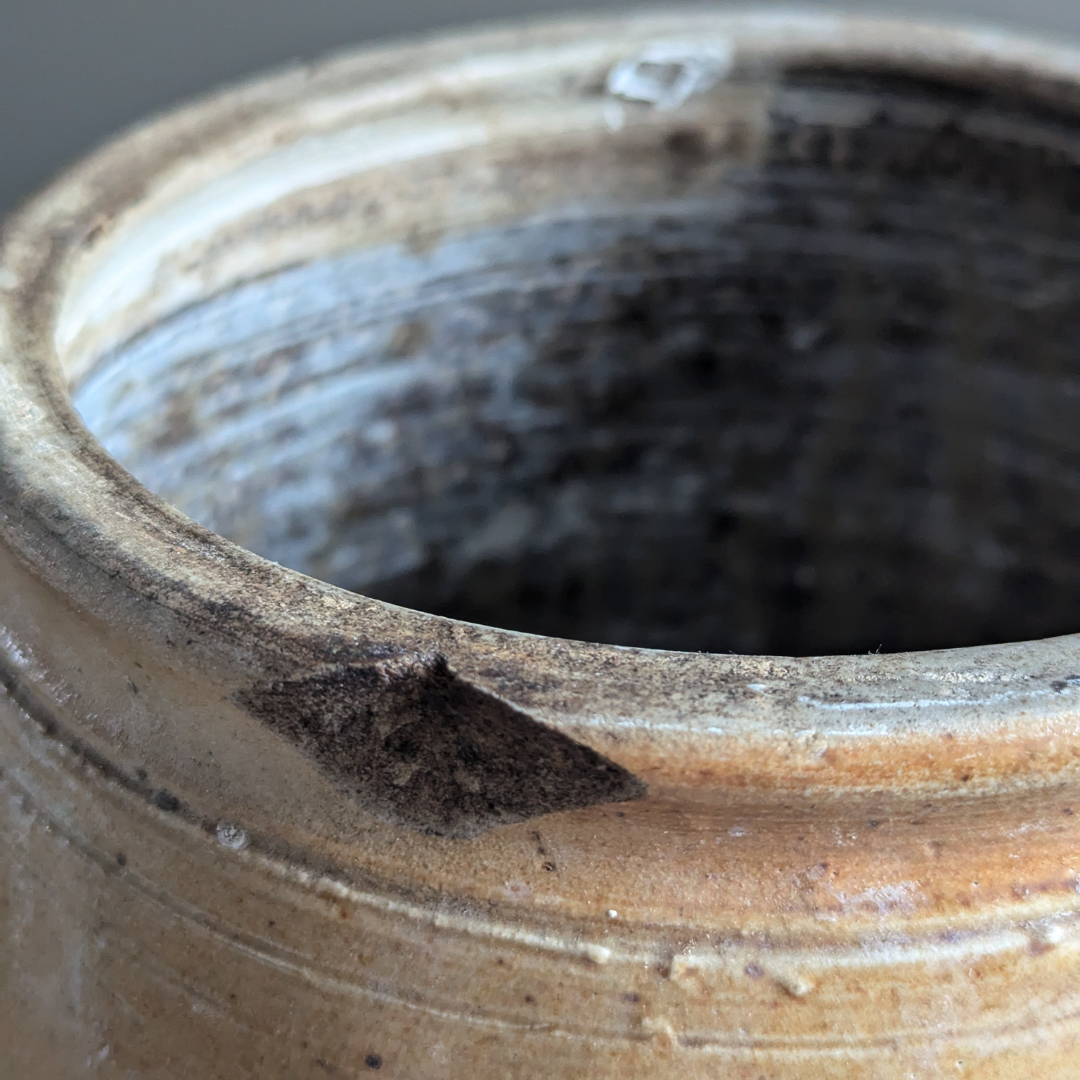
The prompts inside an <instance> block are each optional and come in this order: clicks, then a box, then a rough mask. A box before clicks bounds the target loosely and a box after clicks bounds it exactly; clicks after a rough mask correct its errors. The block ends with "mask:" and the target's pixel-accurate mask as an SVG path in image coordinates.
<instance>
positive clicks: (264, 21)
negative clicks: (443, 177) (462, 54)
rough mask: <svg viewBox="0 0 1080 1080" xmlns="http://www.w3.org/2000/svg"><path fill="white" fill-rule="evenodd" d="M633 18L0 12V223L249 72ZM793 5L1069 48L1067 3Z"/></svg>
mask: <svg viewBox="0 0 1080 1080" xmlns="http://www.w3.org/2000/svg"><path fill="white" fill-rule="evenodd" d="M640 6H645V5H640V4H627V3H613V2H611V0H590V2H589V3H577V4H575V3H568V2H566V0H183V2H180V0H0V215H2V214H6V213H7V212H8V211H9V210H11V209H13V208H14V207H15V206H16V205H17V204H18V203H19V202H20V201H21V200H22V199H24V198H25V197H26V196H27V195H29V194H30V193H31V192H33V191H34V189H35V188H37V187H39V186H40V185H41V184H42V183H44V182H45V181H46V180H47V179H48V178H49V177H50V176H51V175H52V174H53V173H55V172H56V171H57V170H58V169H60V168H62V167H63V166H64V165H65V164H67V163H68V162H70V161H71V160H73V159H74V158H76V157H77V156H79V155H80V154H82V153H83V152H85V151H86V150H88V149H89V148H91V147H92V146H93V145H94V144H95V143H97V142H99V141H101V140H102V139H103V138H105V137H106V136H108V135H109V134H111V133H112V132H114V131H116V130H118V129H119V128H121V127H123V126H125V125H126V124H129V123H131V122H132V121H134V120H137V119H139V118H140V117H143V116H145V115H146V114H148V113H151V112H154V111H156V110H159V109H162V108H165V107H166V106H168V105H170V104H172V103H173V102H176V101H179V100H181V99H183V98H186V97H190V96H192V95H195V94H199V93H201V92H203V91H206V90H209V89H211V88H213V87H215V86H217V85H218V84H220V83H223V82H228V81H231V80H235V79H238V78H242V77H243V76H245V75H248V74H251V73H253V72H256V71H258V70H259V69H261V68H266V67H272V66H274V65H279V64H282V63H286V62H288V61H289V60H292V59H302V58H310V57H314V56H318V55H319V54H321V53H325V52H328V51H332V50H336V49H341V48H344V47H346V46H348V45H350V44H354V43H359V42H363V41H368V40H371V39H374V38H381V37H390V36H401V35H404V34H415V33H424V32H431V31H436V30H439V29H442V28H444V27H448V26H453V25H462V24H468V23H475V22H479V21H483V20H491V19H503V20H505V19H513V18H524V17H535V16H542V15H545V14H555V13H558V12H560V11H574V10H582V9H586V10H600V9H604V8H608V9H613V8H628V7H640ZM652 6H654V7H660V6H663V5H662V4H653V5H652ZM733 6H734V5H733ZM738 6H746V5H745V4H739V5H738ZM786 6H792V5H786ZM798 6H818V7H828V8H832V9H834V10H836V9H841V10H850V11H858V12H862V13H869V12H873V11H886V12H889V13H891V14H893V15H923V16H926V15H929V16H931V17H938V18H947V19H963V20H967V21H976V22H993V23H997V24H1000V25H1008V26H1012V27H1017V28H1021V29H1025V30H1029V31H1032V32H1035V33H1039V34H1043V35H1051V36H1055V37H1060V36H1062V35H1068V36H1071V37H1073V38H1075V39H1077V41H1080V2H1078V0H1023V2H1018V0H887V2H884V0H883V2H880V3H851V2H849V3H846V4H843V3H828V4H820V5H806V4H802V5H798Z"/></svg>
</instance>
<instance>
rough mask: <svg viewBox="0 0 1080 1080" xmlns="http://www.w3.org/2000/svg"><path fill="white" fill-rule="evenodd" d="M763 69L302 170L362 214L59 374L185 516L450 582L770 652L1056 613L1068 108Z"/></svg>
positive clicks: (529, 623)
mask: <svg viewBox="0 0 1080 1080" xmlns="http://www.w3.org/2000/svg"><path fill="white" fill-rule="evenodd" d="M770 78H771V81H770V82H769V84H768V85H767V86H766V85H764V84H763V83H762V82H761V81H760V80H757V81H755V78H754V77H751V76H750V75H746V76H745V77H744V76H742V75H740V74H739V73H738V72H735V73H734V74H733V75H732V76H730V77H729V79H728V80H727V82H726V83H725V84H724V85H723V86H721V87H720V88H718V89H715V90H713V91H710V92H709V93H708V94H704V95H701V96H700V97H699V98H698V99H695V101H694V102H692V103H690V104H688V105H687V106H686V107H685V108H683V109H681V110H672V111H669V112H662V111H658V110H655V109H652V108H651V107H649V106H648V105H647V104H644V103H633V102H615V103H614V108H615V110H616V111H615V112H613V111H612V107H613V106H612V102H610V101H608V102H599V101H595V100H593V99H595V98H596V97H597V96H600V97H602V96H603V92H602V91H600V90H597V89H596V88H589V87H584V88H583V89H580V90H575V91H573V92H574V93H578V94H579V96H580V98H581V99H582V100H584V101H586V103H587V104H588V105H589V108H593V109H594V110H595V115H596V117H597V118H599V119H597V121H596V122H595V123H594V124H592V126H591V127H590V126H589V125H579V126H578V127H577V128H574V129H573V130H570V129H569V128H568V129H567V130H566V131H564V132H555V133H554V134H553V133H552V131H551V130H550V128H545V129H544V130H543V131H536V132H533V133H531V132H530V131H529V129H528V125H527V124H523V125H522V127H521V129H520V130H517V131H515V132H513V133H512V134H505V135H504V136H503V137H501V138H500V139H496V140H492V141H490V142H488V143H486V144H485V145H484V146H483V147H482V148H480V149H476V148H473V149H470V150H468V151H457V150H454V151H447V152H446V153H442V154H434V155H428V156H426V157H423V158H421V159H413V160H410V161H409V162H407V163H405V164H400V165H395V166H387V167H385V168H382V169H381V170H375V171H370V170H369V171H368V172H365V173H363V174H359V173H358V174H357V175H355V176H351V177H349V178H347V179H345V180H340V181H336V182H335V183H334V184H333V185H329V186H327V187H326V188H325V190H323V189H319V190H318V191H313V192H308V193H306V194H303V195H302V196H297V197H296V198H300V199H301V201H302V200H307V201H306V202H302V204H303V205H307V206H309V207H313V209H311V210H310V214H309V218H310V222H314V223H317V224H318V227H324V226H325V224H326V222H327V220H330V221H331V222H332V223H333V221H334V220H337V221H339V222H340V223H341V233H342V236H347V237H351V238H352V239H349V240H348V241H347V242H346V241H344V240H343V241H342V243H341V244H340V245H339V246H338V247H337V248H335V249H334V250H328V251H326V252H325V253H323V254H321V255H319V256H318V257H310V258H305V259H303V260H300V261H299V262H297V263H295V264H294V265H290V266H287V267H285V268H276V269H274V270H273V272H267V273H265V274H263V275H260V276H254V277H252V279H251V280H247V281H244V282H241V283H239V284H236V285H234V286H232V287H230V288H228V289H226V290H224V291H221V292H218V293H216V294H215V295H212V296H208V297H204V298H202V299H200V300H199V301H198V302H197V303H194V304H189V305H187V306H185V307H183V308H182V309H180V310H177V311H175V312H173V313H171V314H169V315H168V316H167V317H165V318H163V319H161V320H159V321H157V322H156V323H155V324H154V325H152V326H149V327H141V328H139V330H138V332H137V333H132V334H129V335H128V336H127V337H126V338H125V339H124V340H122V341H120V342H117V343H115V344H114V345H112V346H111V347H110V348H108V349H105V350H103V351H102V353H101V355H100V356H98V357H97V359H96V361H95V362H94V363H93V365H91V366H90V367H89V370H88V371H87V373H86V374H85V375H83V376H82V377H81V378H80V379H79V380H78V381H77V383H76V384H75V385H74V386H73V387H72V393H73V398H74V402H75V404H76V407H77V408H78V410H79V411H80V413H81V414H82V416H83V418H84V419H85V421H86V423H87V424H88V425H89V427H90V428H91V429H92V430H93V432H94V433H95V434H96V435H97V436H98V438H99V439H100V440H101V441H102V442H103V444H104V445H105V447H106V448H107V449H108V450H109V451H110V452H111V453H112V454H113V455H114V456H115V457H116V458H117V459H118V460H119V461H120V462H121V463H122V464H123V465H124V466H126V467H127V468H128V469H129V470H131V471H132V472H133V473H134V474H135V476H136V477H138V478H139V479H140V480H141V481H142V482H143V483H144V484H146V485H147V486H148V487H149V488H151V489H152V490H153V491H155V492H157V493H159V494H160V495H161V496H163V497H164V498H165V499H166V500H168V501H169V502H171V503H173V504H174V505H176V506H177V507H179V508H180V509H182V510H183V511H184V512H185V513H187V514H188V515H190V516H191V517H192V518H194V519H195V520H196V521H198V522H200V523H202V524H203V525H205V526H207V527H208V528H210V529H213V530H214V531H216V532H218V533H221V534H223V535H225V536H227V537H230V538H231V539H233V540H235V541H237V542H238V543H240V544H242V545H244V546H246V547H248V548H250V549H252V550H254V551H256V552H258V553H260V554H262V555H264V556H266V557H268V558H270V559H273V560H275V561H277V562H280V563H283V564H285V565H286V566H289V567H293V568H295V569H297V570H300V571H303V572H305V573H307V574H311V575H314V576H316V577H320V578H323V579H325V580H327V581H330V582H333V583H335V584H337V585H340V586H343V587H345V588H347V589H351V590H356V591H359V592H361V593H364V594H366V595H369V596H373V597H377V598H381V599H384V600H388V601H391V602H393V603H397V604H402V605H406V606H409V607H413V608H418V609H422V610H425V611H429V612H433V613H437V614H440V615H447V616H452V617H455V618H459V619H465V620H469V621H473V622H478V623H484V624H489V625H495V626H500V627H506V628H510V629H514V630H522V631H529V632H534V633H540V634H546V635H556V636H562V637H569V638H577V639H585V640H595V641H603V642H609V643H615V644H630V645H639V646H647V647H651V648H662V649H680V650H705V651H713V652H722V651H736V652H754V653H777V654H789V655H809V654H829V653H845V652H865V651H868V650H869V651H876V650H879V649H880V650H883V651H893V650H908V649H927V648H937V647H951V646H964V645H975V644H983V643H990V642H1001V641H1015V640H1022V639H1029V638H1040V637H1045V636H1050V635H1056V634H1062V633H1067V632H1072V631H1076V630H1078V629H1080V557H1078V556H1080V498H1078V494H1080V364H1078V356H1080V354H1078V346H1080V298H1078V293H1077V288H1076V286H1077V283H1078V282H1080V218H1078V212H1080V169H1078V166H1077V155H1078V150H1080V139H1078V136H1080V129H1078V125H1077V121H1076V118H1075V117H1074V116H1073V115H1072V114H1071V113H1069V112H1067V111H1065V110H1061V111H1053V110H1050V109H1048V108H1047V107H1045V105H1037V104H1035V103H1034V102H1033V101H1026V100H1024V98H1023V97H1022V96H1020V95H1017V94H1013V93H1006V92H1005V91H1002V90H997V89H995V90H987V89H985V88H978V87H971V86H964V85H962V84H960V83H957V84H950V83H948V82H946V81H940V80H933V79H927V78H921V77H920V78H916V77H913V76H910V75H904V74H902V73H895V72H894V73H887V72H886V73H882V72H881V71H874V72H869V71H860V70H842V69H830V68H821V67H818V68H813V69H807V68H803V69H799V70H789V71H787V72H786V73H785V74H784V75H783V76H781V77H779V81H776V76H775V75H774V76H771V77H770ZM567 92H568V93H569V92H570V91H567ZM590 95H592V98H590ZM335 200H336V201H335ZM293 205H294V206H295V205H298V204H297V203H296V200H295V199H294V204H293ZM320 214H321V215H322V217H320V216H319V215H320ZM334 214H336V215H338V217H337V219H334V217H333V215H334ZM328 215H329V216H328ZM305 227H309V226H306V225H305V219H304V217H303V215H302V214H298V213H296V212H294V213H293V215H292V217H290V218H289V219H288V222H287V224H286V225H280V229H285V228H288V229H291V230H293V231H302V230H303V229H304V228H305ZM310 227H312V228H314V227H315V225H314V224H311V225H310ZM350 230H351V231H350ZM269 243H270V241H269V240H268V241H267V244H268V245H269Z"/></svg>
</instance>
